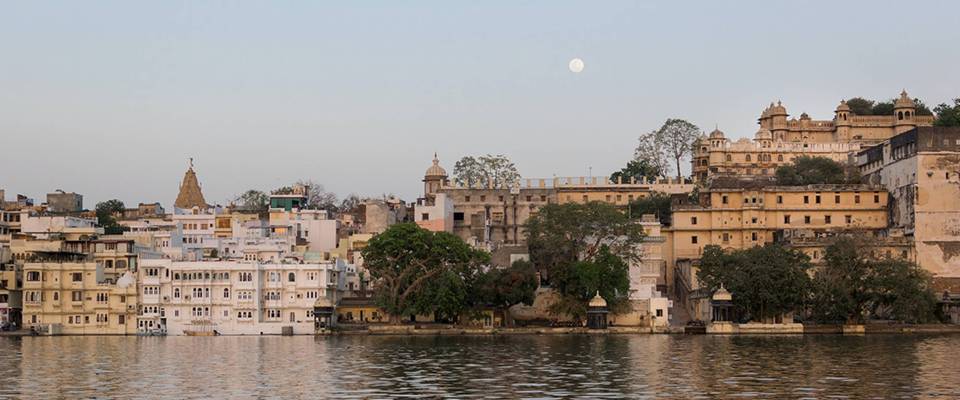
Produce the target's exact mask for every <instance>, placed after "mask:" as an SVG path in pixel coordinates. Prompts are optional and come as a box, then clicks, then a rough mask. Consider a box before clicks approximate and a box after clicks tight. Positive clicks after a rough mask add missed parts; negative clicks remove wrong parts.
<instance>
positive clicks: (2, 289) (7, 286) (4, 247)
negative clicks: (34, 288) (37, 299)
mask: <svg viewBox="0 0 960 400" xmlns="http://www.w3.org/2000/svg"><path fill="white" fill-rule="evenodd" d="M22 289H23V274H22V271H21V270H20V266H19V265H17V263H15V262H14V261H13V253H12V252H11V251H10V246H9V244H7V243H0V326H9V325H11V324H16V325H17V326H20V325H21V318H20V312H21V310H22V308H23V302H22V298H23V292H22Z"/></svg>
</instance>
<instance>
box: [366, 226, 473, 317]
mask: <svg viewBox="0 0 960 400" xmlns="http://www.w3.org/2000/svg"><path fill="white" fill-rule="evenodd" d="M363 257H364V263H365V265H366V268H367V270H368V271H369V273H370V277H371V279H372V280H373V281H374V282H375V283H376V285H375V292H374V299H375V301H376V304H377V306H378V307H380V308H382V309H383V310H384V311H385V312H387V313H388V314H390V316H391V320H392V321H394V322H396V321H397V317H398V316H399V315H406V314H410V313H415V312H426V311H431V312H436V313H437V314H438V315H441V316H446V317H453V316H455V315H458V310H463V309H464V308H465V307H466V304H467V303H466V294H465V290H464V289H463V282H469V281H471V280H472V279H473V277H474V276H475V275H476V274H477V273H478V271H479V269H480V268H481V267H482V266H483V265H484V264H487V263H488V262H489V259H490V256H489V254H487V253H485V252H483V251H480V250H475V249H473V248H471V247H470V246H469V245H467V244H466V243H464V242H463V240H461V239H460V238H459V237H457V236H455V235H452V234H450V233H446V232H431V231H428V230H426V229H423V228H420V227H419V226H417V225H416V224H412V223H404V224H395V225H392V226H390V227H389V228H387V230H386V231H384V232H383V233H381V234H379V235H377V236H375V237H374V238H373V239H371V240H370V242H369V243H368V245H367V247H366V248H364V249H363Z"/></svg>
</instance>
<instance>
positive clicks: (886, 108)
mask: <svg viewBox="0 0 960 400" xmlns="http://www.w3.org/2000/svg"><path fill="white" fill-rule="evenodd" d="M896 102H897V99H890V100H887V101H876V102H875V101H873V100H867V99H865V98H863V97H854V98H852V99H849V100H847V105H848V106H850V111H851V112H852V113H854V114H857V115H893V111H894V104H895V103H896ZM913 102H914V104H916V106H917V108H916V113H917V115H933V112H931V111H930V108H929V107H927V105H926V104H924V103H923V101H922V100H920V99H916V98H915V99H913Z"/></svg>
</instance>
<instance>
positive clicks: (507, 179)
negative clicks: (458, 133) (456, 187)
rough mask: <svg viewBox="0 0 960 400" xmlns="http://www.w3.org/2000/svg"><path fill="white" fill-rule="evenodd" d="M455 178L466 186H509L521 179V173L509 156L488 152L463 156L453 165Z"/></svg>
mask: <svg viewBox="0 0 960 400" xmlns="http://www.w3.org/2000/svg"><path fill="white" fill-rule="evenodd" d="M453 179H454V181H455V182H456V183H457V184H460V185H464V186H481V187H489V186H492V187H508V186H513V185H514V184H515V183H516V182H517V181H519V180H520V173H519V172H517V167H516V166H514V165H513V162H512V161H510V159H509V158H507V156H505V155H503V154H497V155H491V154H487V155H485V156H480V157H472V156H466V157H463V158H461V159H460V161H457V163H456V164H454V166H453Z"/></svg>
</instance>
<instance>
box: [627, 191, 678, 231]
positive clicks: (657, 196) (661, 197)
mask: <svg viewBox="0 0 960 400" xmlns="http://www.w3.org/2000/svg"><path fill="white" fill-rule="evenodd" d="M670 204H671V199H670V195H669V194H666V193H662V192H651V193H650V195H649V196H647V197H644V198H640V199H636V200H634V201H633V202H632V203H630V205H629V206H628V207H629V208H628V210H629V211H628V214H629V216H630V217H631V218H637V219H638V218H640V217H641V216H643V215H644V214H653V215H656V216H657V219H658V220H659V221H660V223H661V224H664V225H670V222H671V221H670V217H671V216H672V215H673V214H672V212H671V211H670Z"/></svg>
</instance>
